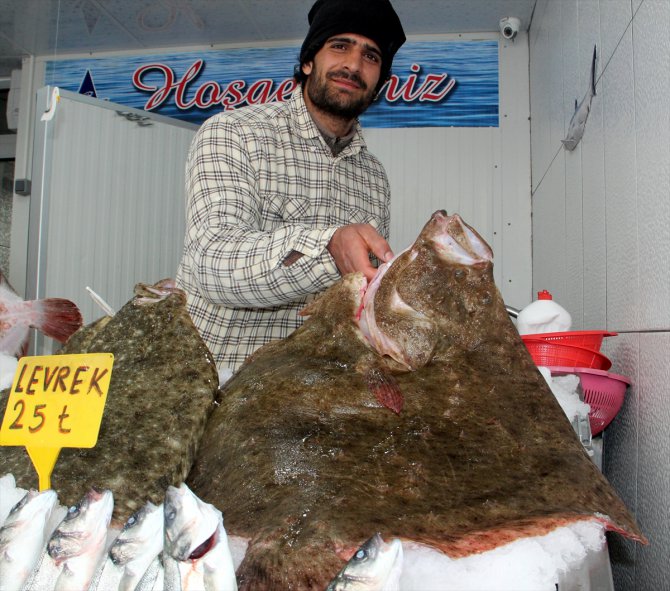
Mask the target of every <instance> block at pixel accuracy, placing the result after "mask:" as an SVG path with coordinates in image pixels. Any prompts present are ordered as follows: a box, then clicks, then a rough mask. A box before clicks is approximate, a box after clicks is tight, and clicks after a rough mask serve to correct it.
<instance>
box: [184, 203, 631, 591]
mask: <svg viewBox="0 0 670 591" xmlns="http://www.w3.org/2000/svg"><path fill="white" fill-rule="evenodd" d="M382 272H383V273H384V275H383V276H382V277H381V278H380V281H379V282H378V285H377V286H376V287H374V290H375V293H368V294H367V296H365V292H366V287H367V286H366V280H365V279H364V277H363V276H362V275H360V274H351V275H348V276H346V277H344V278H343V279H342V280H341V281H340V282H339V283H337V284H336V285H334V286H333V287H332V288H330V289H329V290H328V291H326V292H325V293H324V294H323V295H322V296H321V297H320V298H318V299H317V300H315V301H314V302H312V303H311V304H310V306H309V309H308V310H307V312H308V313H309V314H310V318H309V319H308V320H307V321H306V322H305V323H304V325H303V326H302V327H301V328H299V329H298V330H296V331H295V332H294V333H293V334H292V335H290V336H289V337H287V338H286V339H284V340H282V341H277V342H273V343H270V344H268V345H266V346H265V347H263V348H261V349H260V350H259V351H257V352H256V353H255V354H254V355H253V356H252V357H251V358H250V359H249V360H248V362H247V363H246V364H245V365H244V366H243V367H242V368H240V370H239V371H238V372H237V374H236V375H235V376H233V378H232V379H231V380H230V382H228V383H227V384H226V387H225V389H224V390H223V392H222V395H221V400H220V406H218V407H217V408H216V409H215V410H214V411H213V413H212V415H211V416H210V419H209V421H208V424H207V428H206V431H205V434H204V437H203V445H202V446H201V448H200V452H199V454H198V457H197V459H196V462H195V464H194V467H193V469H192V471H191V473H190V475H189V477H188V479H187V482H188V484H189V486H190V487H191V488H192V490H193V491H194V492H195V493H196V494H197V495H198V496H199V497H201V498H202V499H203V500H205V501H207V502H210V503H213V504H214V505H215V506H216V507H218V508H220V509H221V510H222V511H223V513H224V514H225V516H226V530H227V531H228V535H229V536H241V537H243V538H246V539H248V540H249V546H248V549H247V551H246V555H245V557H244V559H243V561H242V563H241V564H240V566H239V568H238V571H237V576H238V583H239V585H240V588H241V589H253V590H254V591H260V590H263V589H292V590H297V589H323V588H325V587H326V586H327V585H328V583H329V581H331V580H332V579H333V577H334V576H335V575H336V574H337V573H338V572H339V571H340V570H341V569H342V567H343V566H344V563H345V562H346V561H347V560H348V559H349V558H351V556H352V555H353V554H354V552H355V551H356V549H357V548H359V547H360V545H361V544H362V543H363V542H364V541H365V540H366V539H368V538H369V536H370V532H371V531H377V532H379V533H380V534H381V536H382V537H383V538H384V539H393V538H400V539H402V540H403V541H408V542H414V543H419V544H422V545H425V546H429V547H431V548H435V549H437V550H439V551H440V552H442V553H444V554H446V555H448V556H450V557H453V558H458V557H464V556H468V555H471V554H473V553H478V552H484V551H486V550H491V549H494V548H497V547H499V546H502V545H504V544H507V543H508V542H510V541H513V540H515V539H518V538H521V537H527V536H538V535H543V534H546V533H548V532H550V531H553V530H554V529H556V528H558V527H559V526H562V525H566V524H570V523H574V522H577V521H580V520H594V519H596V520H600V521H601V522H602V523H603V524H604V526H605V527H608V528H609V529H613V530H616V531H619V532H621V533H623V534H624V535H627V536H630V537H631V538H633V539H636V540H642V541H643V540H644V538H643V536H642V534H641V532H640V530H639V529H638V527H637V525H636V523H635V521H634V519H633V517H632V516H631V515H630V513H629V512H628V511H627V509H626V507H625V506H624V505H623V503H622V502H621V500H620V499H619V498H618V497H617V495H616V493H615V491H614V490H613V489H612V487H611V486H610V485H609V483H608V482H607V480H606V479H605V478H604V477H603V475H602V474H601V473H600V472H599V471H598V469H597V468H596V466H595V465H594V464H593V463H592V462H591V460H590V459H589V457H588V456H587V454H586V453H585V451H584V449H583V446H582V444H581V443H580V442H579V440H578V439H577V437H576V435H575V433H574V431H573V429H572V427H571V425H570V423H569V421H568V420H567V418H566V417H565V415H564V413H563V411H562V410H561V407H560V406H559V404H558V402H557V401H556V399H555V398H554V396H553V395H552V393H551V391H550V389H549V387H548V386H547V384H546V382H545V381H544V379H543V378H542V376H541V374H540V373H539V371H538V370H537V368H536V366H535V364H534V363H533V360H532V359H531V357H530V355H529V353H528V351H527V349H526V348H525V346H524V344H523V342H522V340H521V338H520V336H519V334H518V332H517V331H516V329H515V327H514V325H513V324H512V321H511V320H510V318H509V315H508V313H507V310H506V308H505V305H504V302H503V300H502V298H501V296H500V294H499V292H498V290H497V289H496V286H495V284H494V281H493V264H492V252H491V249H490V248H489V246H488V245H487V244H486V242H485V241H484V240H483V239H482V238H481V237H480V236H479V235H478V234H477V232H475V231H474V230H473V229H472V228H470V227H469V226H467V225H466V224H465V223H464V222H463V221H462V220H461V218H460V217H459V216H458V215H452V216H447V215H446V212H441V211H438V212H436V213H435V214H433V216H432V217H431V219H430V221H429V222H428V223H427V224H426V226H425V227H424V228H423V230H422V231H421V234H420V235H419V237H418V239H417V240H416V242H415V243H414V245H413V246H412V247H411V248H409V249H408V250H406V251H405V252H403V253H402V254H400V255H399V256H398V257H397V258H396V259H395V260H394V261H393V262H392V264H391V265H389V266H388V267H385V268H384V269H381V270H380V273H382ZM373 284H374V281H373ZM364 296H365V297H364ZM371 305H372V306H373V307H374V315H371V314H369V311H370V307H371ZM366 309H367V312H366ZM363 318H365V320H364V321H363V320H362V319H363ZM361 323H363V324H364V330H361V327H360V324H361ZM366 334H367V335H369V336H368V337H366V336H365V335H366ZM380 343H381V344H380ZM375 347H377V350H375ZM389 400H390V401H391V402H392V403H391V404H389ZM398 402H400V403H401V404H398Z"/></svg>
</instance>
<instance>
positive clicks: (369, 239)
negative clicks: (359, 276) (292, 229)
mask: <svg viewBox="0 0 670 591" xmlns="http://www.w3.org/2000/svg"><path fill="white" fill-rule="evenodd" d="M326 248H327V249H328V252H329V253H330V255H331V256H332V257H333V259H334V260H335V264H336V265H337V269H338V271H339V272H340V274H341V275H346V274H347V273H354V272H356V271H360V272H361V273H363V274H364V275H365V276H366V277H367V279H368V281H369V280H371V279H372V278H373V277H374V276H375V273H376V272H377V269H375V267H373V266H372V263H370V257H369V255H370V254H374V255H375V256H376V257H377V258H378V259H379V260H380V261H381V262H382V263H385V262H387V261H390V260H391V259H392V258H393V252H392V251H391V247H390V246H389V244H388V242H386V240H385V239H384V237H383V236H381V235H380V234H379V233H378V232H377V230H375V229H374V228H373V227H372V226H371V225H370V224H349V225H347V226H342V227H341V228H338V229H337V230H336V231H335V234H333V236H332V238H331V239H330V242H329V243H328V246H327V247H326Z"/></svg>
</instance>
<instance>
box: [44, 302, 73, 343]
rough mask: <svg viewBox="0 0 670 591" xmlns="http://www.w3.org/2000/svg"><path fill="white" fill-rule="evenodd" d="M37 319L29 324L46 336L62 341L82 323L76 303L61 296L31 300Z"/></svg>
mask: <svg viewBox="0 0 670 591" xmlns="http://www.w3.org/2000/svg"><path fill="white" fill-rule="evenodd" d="M33 305H34V306H35V311H36V312H37V313H38V320H37V321H36V322H35V324H33V325H31V326H32V327H33V328H37V329H38V330H40V331H42V332H43V333H44V334H45V335H47V336H48V337H51V338H52V339H56V340H57V341H59V342H61V343H64V342H65V341H67V340H68V339H69V338H70V337H71V336H72V334H73V333H75V332H76V331H77V330H79V329H80V328H81V326H82V324H83V320H82V317H81V312H80V311H79V308H77V305H76V304H75V303H74V302H71V301H70V300H64V299H62V298H47V299H44V300H37V301H35V302H33Z"/></svg>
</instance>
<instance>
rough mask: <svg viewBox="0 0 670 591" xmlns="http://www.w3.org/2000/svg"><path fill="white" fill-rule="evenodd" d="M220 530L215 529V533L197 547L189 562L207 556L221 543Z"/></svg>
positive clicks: (190, 555)
mask: <svg viewBox="0 0 670 591" xmlns="http://www.w3.org/2000/svg"><path fill="white" fill-rule="evenodd" d="M218 534H219V530H218V529H215V530H214V533H213V534H212V535H211V536H209V538H207V539H206V540H205V541H204V542H203V543H202V544H200V545H199V546H197V547H196V548H195V549H194V550H193V551H192V552H191V553H190V554H189V555H188V560H198V559H199V558H202V557H203V556H204V555H205V554H207V553H208V552H209V551H210V550H211V549H212V548H214V546H216V544H217V543H218V541H219V535H218Z"/></svg>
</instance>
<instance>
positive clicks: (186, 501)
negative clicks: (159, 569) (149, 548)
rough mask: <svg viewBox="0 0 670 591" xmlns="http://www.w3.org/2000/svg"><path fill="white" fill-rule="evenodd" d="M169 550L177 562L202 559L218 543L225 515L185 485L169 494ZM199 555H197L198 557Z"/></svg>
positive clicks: (166, 512) (166, 513) (166, 507)
mask: <svg viewBox="0 0 670 591" xmlns="http://www.w3.org/2000/svg"><path fill="white" fill-rule="evenodd" d="M164 519H165V524H164V525H165V541H164V548H165V551H166V552H167V553H168V554H169V555H170V556H172V558H174V559H175V560H188V559H189V558H197V557H200V556H202V555H203V554H204V553H205V552H206V551H207V548H208V547H209V546H213V545H214V543H215V541H216V540H215V539H214V537H215V534H216V529H217V527H218V524H219V521H221V520H222V516H221V512H220V511H219V510H218V509H216V508H215V507H214V506H213V505H210V504H208V503H204V502H203V501H201V500H200V499H199V498H198V497H197V496H195V495H194V494H193V493H192V492H191V489H190V488H188V486H186V484H184V483H182V485H181V486H180V487H179V488H176V487H174V486H169V487H168V488H167V491H166V493H165V503H164ZM196 555H197V556H196Z"/></svg>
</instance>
